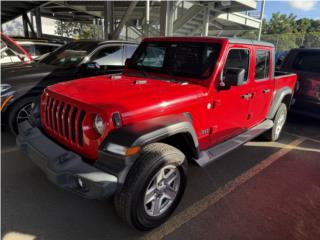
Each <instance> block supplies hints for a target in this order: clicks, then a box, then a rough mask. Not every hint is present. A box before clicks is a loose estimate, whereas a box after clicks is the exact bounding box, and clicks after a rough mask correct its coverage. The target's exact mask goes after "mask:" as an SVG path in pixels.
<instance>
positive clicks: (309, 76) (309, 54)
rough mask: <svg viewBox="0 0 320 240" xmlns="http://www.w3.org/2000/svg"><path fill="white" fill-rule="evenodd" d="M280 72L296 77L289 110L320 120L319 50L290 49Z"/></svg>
mask: <svg viewBox="0 0 320 240" xmlns="http://www.w3.org/2000/svg"><path fill="white" fill-rule="evenodd" d="M281 71H286V72H293V73H296V74H297V75H298V81H297V84H296V87H295V95H294V101H293V106H292V108H291V110H292V111H294V112H297V113H303V114H305V115H308V116H312V117H316V118H320V48H297V49H292V50H291V51H290V52H289V54H288V55H287V57H286V58H285V59H284V61H283V63H282V65H281Z"/></svg>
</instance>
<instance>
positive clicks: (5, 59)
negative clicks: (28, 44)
mask: <svg viewBox="0 0 320 240" xmlns="http://www.w3.org/2000/svg"><path fill="white" fill-rule="evenodd" d="M0 35H1V50H0V54H1V58H0V63H1V65H3V64H11V63H17V62H29V61H31V60H32V57H31V56H30V54H28V53H27V52H26V51H25V50H24V49H23V48H22V47H21V46H20V45H19V44H18V43H17V42H15V41H14V40H13V39H12V38H10V37H9V36H7V35H5V34H3V33H1V32H0Z"/></svg>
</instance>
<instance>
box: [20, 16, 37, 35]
mask: <svg viewBox="0 0 320 240" xmlns="http://www.w3.org/2000/svg"><path fill="white" fill-rule="evenodd" d="M22 19H23V22H26V23H27V24H28V25H29V27H30V30H31V33H32V37H36V32H35V31H34V28H33V26H32V24H31V22H30V19H29V17H28V15H27V14H26V13H23V14H22ZM23 24H25V23H23ZM26 29H28V27H27V28H26ZM25 34H26V32H25ZM27 35H28V36H29V33H28V34H27Z"/></svg>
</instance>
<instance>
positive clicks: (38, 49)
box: [16, 40, 62, 59]
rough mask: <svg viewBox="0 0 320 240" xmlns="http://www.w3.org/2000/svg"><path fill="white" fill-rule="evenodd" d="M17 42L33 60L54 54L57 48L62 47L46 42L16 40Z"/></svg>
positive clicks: (58, 44)
mask: <svg viewBox="0 0 320 240" xmlns="http://www.w3.org/2000/svg"><path fill="white" fill-rule="evenodd" d="M16 42H17V43H18V44H19V45H20V46H21V47H22V48H23V49H24V50H26V51H27V52H28V53H29V54H30V55H31V56H32V58H33V59H35V58H37V57H40V56H41V55H43V54H46V53H50V52H53V51H54V50H56V49H57V48H59V47H61V46H62V44H60V43H51V42H46V41H40V40H39V41H33V40H30V41H27V40H16Z"/></svg>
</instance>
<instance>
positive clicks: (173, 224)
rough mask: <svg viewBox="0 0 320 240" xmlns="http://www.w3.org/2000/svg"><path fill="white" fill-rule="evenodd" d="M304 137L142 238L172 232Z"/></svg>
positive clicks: (152, 237) (254, 174)
mask: <svg viewBox="0 0 320 240" xmlns="http://www.w3.org/2000/svg"><path fill="white" fill-rule="evenodd" d="M304 140H305V139H304V138H299V139H296V140H294V141H292V142H291V143H289V144H288V145H287V147H286V148H285V149H280V150H279V151H277V152H275V153H273V154H272V155H270V156H269V157H267V158H266V159H264V160H263V161H261V162H260V163H259V164H257V165H255V166H254V167H253V168H251V169H249V170H248V171H246V172H244V173H243V174H241V175H240V176H238V177H237V178H235V179H234V180H232V181H230V182H228V183H227V184H226V185H224V186H223V187H221V188H219V189H218V190H217V191H215V192H213V193H211V194H209V195H208V196H206V197H204V198H203V199H201V200H199V201H198V202H196V203H194V204H192V205H191V206H190V207H188V208H186V209H185V210H184V211H182V212H180V213H178V214H177V215H175V216H173V217H171V218H170V219H169V220H168V221H167V222H165V223H164V224H162V225H161V226H160V227H159V228H157V229H155V230H153V231H151V232H150V233H148V234H147V235H145V236H144V239H148V240H151V239H152V240H153V239H162V238H164V237H165V236H167V235H169V234H170V233H172V232H174V231H175V230H177V229H178V228H180V227H181V226H182V225H183V224H185V223H187V222H188V221H190V220H191V219H193V218H194V217H196V216H198V215H199V214H200V213H202V212H203V211H205V210H206V209H207V208H208V207H210V206H211V205H214V204H215V203H217V202H218V201H220V200H221V199H222V198H224V197H225V196H226V195H228V194H229V193H231V192H233V191H234V190H235V189H236V188H238V187H239V186H240V185H242V184H244V183H246V182H247V181H248V180H250V179H251V178H253V177H254V176H256V175H257V174H259V173H260V172H262V171H263V170H264V169H265V168H267V167H268V166H270V165H271V164H272V163H274V162H276V161H277V160H279V159H280V158H281V157H283V156H284V155H285V154H287V153H288V152H290V151H291V150H293V149H295V148H296V147H297V146H298V145H299V144H301V143H302V142H303V141H304Z"/></svg>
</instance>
